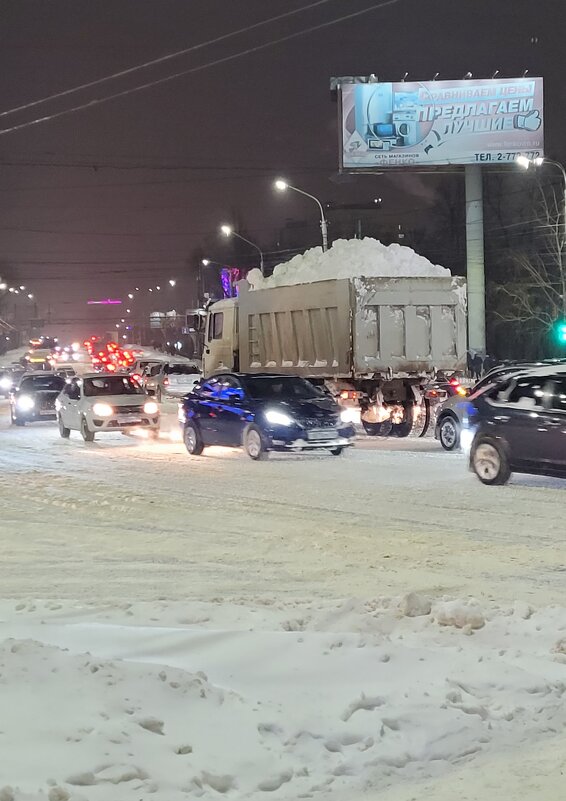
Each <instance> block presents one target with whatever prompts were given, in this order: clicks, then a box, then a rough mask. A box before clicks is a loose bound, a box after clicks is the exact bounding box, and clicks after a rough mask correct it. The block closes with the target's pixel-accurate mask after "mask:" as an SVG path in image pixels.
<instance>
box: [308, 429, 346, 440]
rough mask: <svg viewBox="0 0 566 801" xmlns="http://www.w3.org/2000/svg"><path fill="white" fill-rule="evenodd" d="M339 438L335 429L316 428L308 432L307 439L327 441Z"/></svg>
mask: <svg viewBox="0 0 566 801" xmlns="http://www.w3.org/2000/svg"><path fill="white" fill-rule="evenodd" d="M337 436H338V432H337V431H335V430H334V429H330V430H329V429H327V428H321V429H319V428H315V429H313V430H312V431H308V432H307V439H311V440H312V439H315V440H326V439H336V437H337Z"/></svg>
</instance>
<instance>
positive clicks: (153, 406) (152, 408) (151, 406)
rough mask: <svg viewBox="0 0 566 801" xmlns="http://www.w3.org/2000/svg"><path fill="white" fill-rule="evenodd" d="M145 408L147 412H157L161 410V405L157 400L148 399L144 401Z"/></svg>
mask: <svg viewBox="0 0 566 801" xmlns="http://www.w3.org/2000/svg"><path fill="white" fill-rule="evenodd" d="M143 410H144V412H145V413H146V414H157V413H158V412H159V406H158V405H157V403H156V402H155V401H148V402H147V403H144V405H143Z"/></svg>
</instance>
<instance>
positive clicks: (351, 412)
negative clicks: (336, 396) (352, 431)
mask: <svg viewBox="0 0 566 801" xmlns="http://www.w3.org/2000/svg"><path fill="white" fill-rule="evenodd" d="M360 419H361V417H360V407H359V406H357V407H355V408H352V409H342V411H341V412H340V420H341V422H342V423H359V422H360Z"/></svg>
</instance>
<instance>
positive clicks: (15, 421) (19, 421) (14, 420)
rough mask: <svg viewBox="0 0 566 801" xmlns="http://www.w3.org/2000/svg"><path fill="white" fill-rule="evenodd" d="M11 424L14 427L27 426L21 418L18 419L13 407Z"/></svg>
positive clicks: (11, 409)
mask: <svg viewBox="0 0 566 801" xmlns="http://www.w3.org/2000/svg"><path fill="white" fill-rule="evenodd" d="M10 422H11V424H12V425H13V426H25V424H26V421H25V420H22V419H21V418H19V417H16V415H15V414H14V410H13V408H12V407H10Z"/></svg>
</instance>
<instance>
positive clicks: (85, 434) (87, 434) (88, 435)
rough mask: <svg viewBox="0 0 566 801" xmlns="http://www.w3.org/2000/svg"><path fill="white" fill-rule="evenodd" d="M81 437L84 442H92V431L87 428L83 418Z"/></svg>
mask: <svg viewBox="0 0 566 801" xmlns="http://www.w3.org/2000/svg"><path fill="white" fill-rule="evenodd" d="M81 436H82V438H83V439H84V441H85V442H94V431H91V430H90V428H89V427H88V425H87V422H86V418H85V417H83V418H82V419H81Z"/></svg>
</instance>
